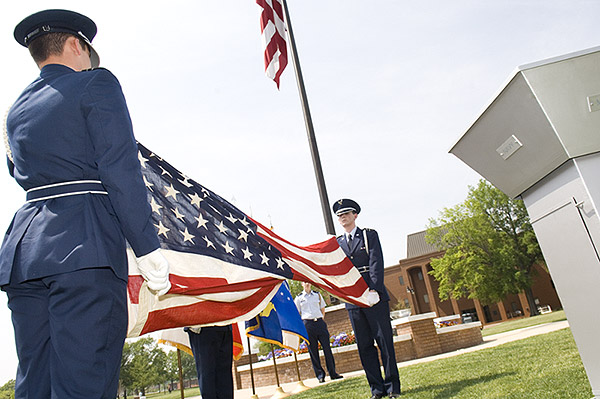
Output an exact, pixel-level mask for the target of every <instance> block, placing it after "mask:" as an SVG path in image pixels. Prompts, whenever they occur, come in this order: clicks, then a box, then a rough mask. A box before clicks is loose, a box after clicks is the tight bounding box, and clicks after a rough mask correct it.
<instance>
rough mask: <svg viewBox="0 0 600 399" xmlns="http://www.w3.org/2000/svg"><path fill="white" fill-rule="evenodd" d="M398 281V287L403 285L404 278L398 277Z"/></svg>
mask: <svg viewBox="0 0 600 399" xmlns="http://www.w3.org/2000/svg"><path fill="white" fill-rule="evenodd" d="M398 281H400V285H404V277H403V276H399V277H398Z"/></svg>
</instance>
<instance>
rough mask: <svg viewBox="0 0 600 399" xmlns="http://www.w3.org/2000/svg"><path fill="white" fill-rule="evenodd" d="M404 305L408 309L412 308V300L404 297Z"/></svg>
mask: <svg viewBox="0 0 600 399" xmlns="http://www.w3.org/2000/svg"><path fill="white" fill-rule="evenodd" d="M404 306H405V307H406V309H410V302H408V299H406V298H405V299H404Z"/></svg>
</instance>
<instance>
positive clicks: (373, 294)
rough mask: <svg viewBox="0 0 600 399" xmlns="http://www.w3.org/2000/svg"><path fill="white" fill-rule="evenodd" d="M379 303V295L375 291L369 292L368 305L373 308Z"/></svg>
mask: <svg viewBox="0 0 600 399" xmlns="http://www.w3.org/2000/svg"><path fill="white" fill-rule="evenodd" d="M377 302H379V293H378V292H377V291H375V290H369V292H367V303H368V304H369V306H373V305H375V304H376V303H377Z"/></svg>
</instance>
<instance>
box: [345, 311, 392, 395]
mask: <svg viewBox="0 0 600 399" xmlns="http://www.w3.org/2000/svg"><path fill="white" fill-rule="evenodd" d="M348 315H349V316H350V322H351V323H352V328H353V330H354V335H355V337H356V345H357V346H358V354H359V356H360V362H361V363H362V366H363V369H364V370H365V375H366V377H367V381H368V382H369V386H370V387H371V393H372V394H373V395H387V394H390V393H400V377H399V374H398V365H397V364H396V352H395V351H394V337H393V334H392V325H391V323H390V306H389V302H388V301H380V302H378V303H377V304H375V305H373V306H372V307H370V308H349V309H348ZM375 342H377V347H379V351H380V352H381V360H382V362H383V370H384V374H385V377H384V378H382V377H381V366H380V364H381V363H380V362H379V355H378V353H377V348H376V347H375V344H374V343H375Z"/></svg>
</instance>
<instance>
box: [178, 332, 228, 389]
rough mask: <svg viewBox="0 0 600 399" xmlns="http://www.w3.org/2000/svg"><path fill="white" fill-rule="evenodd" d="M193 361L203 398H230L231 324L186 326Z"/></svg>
mask: <svg viewBox="0 0 600 399" xmlns="http://www.w3.org/2000/svg"><path fill="white" fill-rule="evenodd" d="M187 332H188V335H189V337H190V345H191V346H192V352H193V353H194V359H195V361H196V371H197V372H198V385H199V386H200V393H201V394H202V399H233V376H232V375H231V365H232V362H233V334H232V329H231V326H210V327H202V328H201V329H200V333H199V334H196V333H195V332H193V331H190V330H187Z"/></svg>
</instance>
